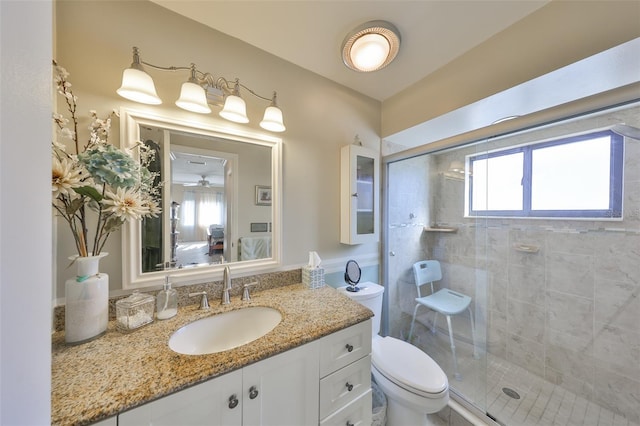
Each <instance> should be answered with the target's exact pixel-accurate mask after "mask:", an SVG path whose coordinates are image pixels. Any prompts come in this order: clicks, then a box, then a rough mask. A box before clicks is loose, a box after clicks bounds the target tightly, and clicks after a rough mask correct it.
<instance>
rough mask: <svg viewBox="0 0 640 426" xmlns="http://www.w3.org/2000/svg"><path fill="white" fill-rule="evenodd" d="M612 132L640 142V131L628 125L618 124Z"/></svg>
mask: <svg viewBox="0 0 640 426" xmlns="http://www.w3.org/2000/svg"><path fill="white" fill-rule="evenodd" d="M611 130H612V131H613V132H615V133H617V134H619V135H621V136H624V137H627V138H631V139H636V140H639V141H640V129H638V128H637V127H633V126H629V125H626V124H616V125H615V126H613V127H612V128H611Z"/></svg>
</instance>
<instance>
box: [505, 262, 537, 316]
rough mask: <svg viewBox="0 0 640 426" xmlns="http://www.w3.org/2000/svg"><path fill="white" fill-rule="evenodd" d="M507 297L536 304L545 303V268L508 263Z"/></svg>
mask: <svg viewBox="0 0 640 426" xmlns="http://www.w3.org/2000/svg"><path fill="white" fill-rule="evenodd" d="M508 270H509V290H508V292H509V298H510V299H518V300H519V301H522V302H527V303H531V304H534V305H538V306H544V304H545V294H546V292H545V289H546V288H545V286H546V285H545V270H544V268H537V267H522V266H520V265H514V264H510V265H509V269H508Z"/></svg>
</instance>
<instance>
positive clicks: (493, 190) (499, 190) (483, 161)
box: [466, 131, 623, 218]
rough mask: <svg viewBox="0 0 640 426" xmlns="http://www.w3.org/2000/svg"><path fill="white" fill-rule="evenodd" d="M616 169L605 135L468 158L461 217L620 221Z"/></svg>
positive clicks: (618, 145)
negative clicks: (576, 218)
mask: <svg viewBox="0 0 640 426" xmlns="http://www.w3.org/2000/svg"><path fill="white" fill-rule="evenodd" d="M622 164H623V138H622V137H621V136H619V135H616V134H615V133H613V132H611V131H602V132H597V133H591V134H587V135H581V136H576V137H570V138H566V139H558V140H554V141H547V142H542V143H536V144H532V145H526V146H519V147H516V148H509V149H504V150H499V151H492V152H489V153H485V154H480V155H471V156H468V157H467V166H468V167H469V170H470V173H468V174H467V176H468V178H467V179H468V185H467V187H468V192H467V196H468V199H467V200H468V206H467V212H466V213H467V214H468V215H471V216H516V217H602V218H605V217H608V218H621V217H622Z"/></svg>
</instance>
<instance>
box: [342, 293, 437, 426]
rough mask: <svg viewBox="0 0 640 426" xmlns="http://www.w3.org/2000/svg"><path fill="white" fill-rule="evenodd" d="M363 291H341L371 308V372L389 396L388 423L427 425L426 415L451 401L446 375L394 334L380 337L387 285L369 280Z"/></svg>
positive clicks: (421, 352)
mask: <svg viewBox="0 0 640 426" xmlns="http://www.w3.org/2000/svg"><path fill="white" fill-rule="evenodd" d="M358 287H359V288H360V291H358V292H350V291H347V287H340V288H338V291H339V292H341V293H343V294H344V295H346V296H348V297H350V298H351V299H353V300H354V301H356V302H358V303H360V304H362V305H364V306H366V307H367V308H369V309H371V310H372V311H373V313H374V317H373V321H372V336H373V340H372V344H371V372H372V374H373V377H374V379H375V381H376V383H377V384H378V385H379V386H380V389H382V392H383V393H384V394H385V395H386V397H387V425H388V426H404V425H416V426H423V425H427V424H428V421H427V414H430V413H436V412H438V411H440V410H441V409H443V408H444V407H445V406H446V405H447V403H448V402H449V382H448V380H447V375H446V374H445V373H444V371H442V369H441V368H440V366H439V365H438V364H437V363H436V362H435V361H434V360H433V359H431V357H430V356H429V355H427V354H426V353H424V352H423V351H421V350H420V349H418V348H417V347H415V346H413V345H411V344H410V343H407V342H405V341H403V340H399V339H396V338H394V337H390V336H387V337H382V336H379V335H378V333H379V332H380V317H381V313H382V295H383V293H384V287H382V286H380V285H378V284H374V283H370V282H366V283H362V284H359V285H358Z"/></svg>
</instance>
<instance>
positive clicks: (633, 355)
mask: <svg viewBox="0 0 640 426" xmlns="http://www.w3.org/2000/svg"><path fill="white" fill-rule="evenodd" d="M593 348H594V357H595V359H596V362H598V363H599V365H602V366H603V365H606V366H607V369H609V370H611V371H613V372H615V373H618V374H620V375H622V376H625V377H628V378H630V379H633V380H636V381H638V382H640V331H639V330H638V329H636V330H635V331H632V330H627V329H621V328H616V327H612V326H610V325H605V324H601V323H596V333H595V339H594V342H593Z"/></svg>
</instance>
